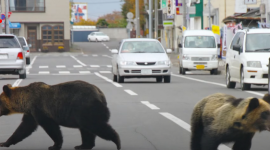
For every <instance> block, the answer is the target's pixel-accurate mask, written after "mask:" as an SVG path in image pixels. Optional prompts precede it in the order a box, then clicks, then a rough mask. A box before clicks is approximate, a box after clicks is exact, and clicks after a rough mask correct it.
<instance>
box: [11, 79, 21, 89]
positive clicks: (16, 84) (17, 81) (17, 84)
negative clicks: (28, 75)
mask: <svg viewBox="0 0 270 150" xmlns="http://www.w3.org/2000/svg"><path fill="white" fill-rule="evenodd" d="M21 82H22V79H18V80H16V81H15V82H14V83H13V85H12V87H16V86H19V84H20V83H21Z"/></svg>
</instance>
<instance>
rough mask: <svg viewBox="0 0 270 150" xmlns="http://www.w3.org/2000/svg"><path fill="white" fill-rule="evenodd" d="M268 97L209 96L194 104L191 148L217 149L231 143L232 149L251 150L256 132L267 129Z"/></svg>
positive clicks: (268, 127) (199, 149)
mask: <svg viewBox="0 0 270 150" xmlns="http://www.w3.org/2000/svg"><path fill="white" fill-rule="evenodd" d="M268 102H269V98H267V97H264V98H263V99H257V98H252V97H250V98H246V99H237V98H235V97H233V96H230V95H226V94H221V93H217V94H213V95H210V96H208V97H206V98H204V99H203V100H201V101H200V102H198V104H197V105H196V106H195V108H194V110H193V114H192V118H191V150H217V148H218V146H219V144H221V143H228V142H234V145H233V148H232V149H233V150H250V148H251V141H252V138H253V136H254V134H255V133H256V132H257V131H263V130H268V131H269V129H270V105H269V103H268Z"/></svg>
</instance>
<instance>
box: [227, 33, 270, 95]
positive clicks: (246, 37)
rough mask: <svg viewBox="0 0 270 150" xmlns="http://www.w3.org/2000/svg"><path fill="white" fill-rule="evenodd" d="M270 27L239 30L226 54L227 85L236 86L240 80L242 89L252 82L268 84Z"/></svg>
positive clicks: (248, 86) (248, 87)
mask: <svg viewBox="0 0 270 150" xmlns="http://www.w3.org/2000/svg"><path fill="white" fill-rule="evenodd" d="M269 41H270V29H244V30H238V31H237V32H236V34H235V35H234V37H233V39H232V41H231V44H230V46H229V47H228V50H227V54H226V85H227V88H235V85H236V82H239V83H240V85H241V89H242V90H248V89H250V87H251V84H256V85H267V84H268V65H269V57H270V42H269Z"/></svg>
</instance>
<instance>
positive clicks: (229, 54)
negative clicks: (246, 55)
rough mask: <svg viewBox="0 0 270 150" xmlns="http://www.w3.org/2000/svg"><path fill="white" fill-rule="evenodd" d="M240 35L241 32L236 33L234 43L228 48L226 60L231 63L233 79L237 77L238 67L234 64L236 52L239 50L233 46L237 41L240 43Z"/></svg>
mask: <svg viewBox="0 0 270 150" xmlns="http://www.w3.org/2000/svg"><path fill="white" fill-rule="evenodd" d="M239 35H240V32H238V33H236V35H235V36H234V38H233V40H232V43H231V45H230V48H229V49H228V52H227V55H226V61H227V62H228V64H229V69H230V75H231V78H232V80H234V79H235V72H236V68H235V65H234V57H235V53H236V52H237V51H235V50H233V46H234V45H236V43H238V41H239Z"/></svg>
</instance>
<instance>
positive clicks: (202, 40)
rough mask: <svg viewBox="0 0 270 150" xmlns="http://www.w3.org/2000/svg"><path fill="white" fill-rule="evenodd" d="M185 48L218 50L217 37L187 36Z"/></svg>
mask: <svg viewBox="0 0 270 150" xmlns="http://www.w3.org/2000/svg"><path fill="white" fill-rule="evenodd" d="M185 48H216V42H215V37H213V36H187V37H186V38H185Z"/></svg>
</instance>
